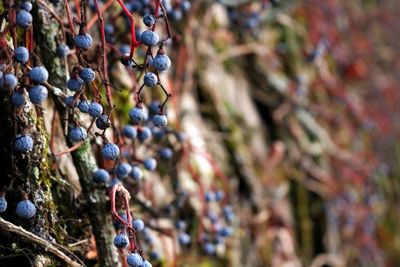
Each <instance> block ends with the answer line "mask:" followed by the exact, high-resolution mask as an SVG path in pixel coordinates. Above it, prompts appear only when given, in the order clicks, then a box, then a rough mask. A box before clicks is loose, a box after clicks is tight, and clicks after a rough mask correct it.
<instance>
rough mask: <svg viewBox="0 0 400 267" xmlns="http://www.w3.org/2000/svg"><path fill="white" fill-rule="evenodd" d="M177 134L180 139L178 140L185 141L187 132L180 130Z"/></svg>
mask: <svg viewBox="0 0 400 267" xmlns="http://www.w3.org/2000/svg"><path fill="white" fill-rule="evenodd" d="M175 136H176V139H177V140H178V142H183V141H185V138H186V136H185V133H183V132H178V133H176V134H175Z"/></svg>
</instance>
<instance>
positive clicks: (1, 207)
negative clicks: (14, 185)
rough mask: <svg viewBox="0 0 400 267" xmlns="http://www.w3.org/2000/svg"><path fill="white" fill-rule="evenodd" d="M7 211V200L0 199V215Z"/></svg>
mask: <svg viewBox="0 0 400 267" xmlns="http://www.w3.org/2000/svg"><path fill="white" fill-rule="evenodd" d="M6 209H7V200H6V198H5V197H0V213H2V212H5V211H6Z"/></svg>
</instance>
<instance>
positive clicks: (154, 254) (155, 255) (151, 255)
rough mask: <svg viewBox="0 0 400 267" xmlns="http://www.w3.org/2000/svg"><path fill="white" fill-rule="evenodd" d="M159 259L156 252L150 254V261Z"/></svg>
mask: <svg viewBox="0 0 400 267" xmlns="http://www.w3.org/2000/svg"><path fill="white" fill-rule="evenodd" d="M160 258H161V255H160V253H158V252H157V251H152V252H150V259H152V260H155V261H156V260H159V259H160Z"/></svg>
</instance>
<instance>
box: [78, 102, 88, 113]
mask: <svg viewBox="0 0 400 267" xmlns="http://www.w3.org/2000/svg"><path fill="white" fill-rule="evenodd" d="M89 107H90V102H89V100H86V99H84V100H82V101H81V102H79V104H78V108H79V110H80V111H81V112H82V113H88V112H89Z"/></svg>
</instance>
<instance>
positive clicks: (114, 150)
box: [101, 143, 119, 160]
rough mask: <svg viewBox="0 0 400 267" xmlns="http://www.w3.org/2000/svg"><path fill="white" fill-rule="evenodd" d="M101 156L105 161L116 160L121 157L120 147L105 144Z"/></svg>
mask: <svg viewBox="0 0 400 267" xmlns="http://www.w3.org/2000/svg"><path fill="white" fill-rule="evenodd" d="M101 154H102V155H103V157H104V158H105V159H109V160H115V159H117V158H118V156H119V147H118V146H117V145H116V144H112V143H108V144H105V145H104V146H103V147H102V149H101Z"/></svg>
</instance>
